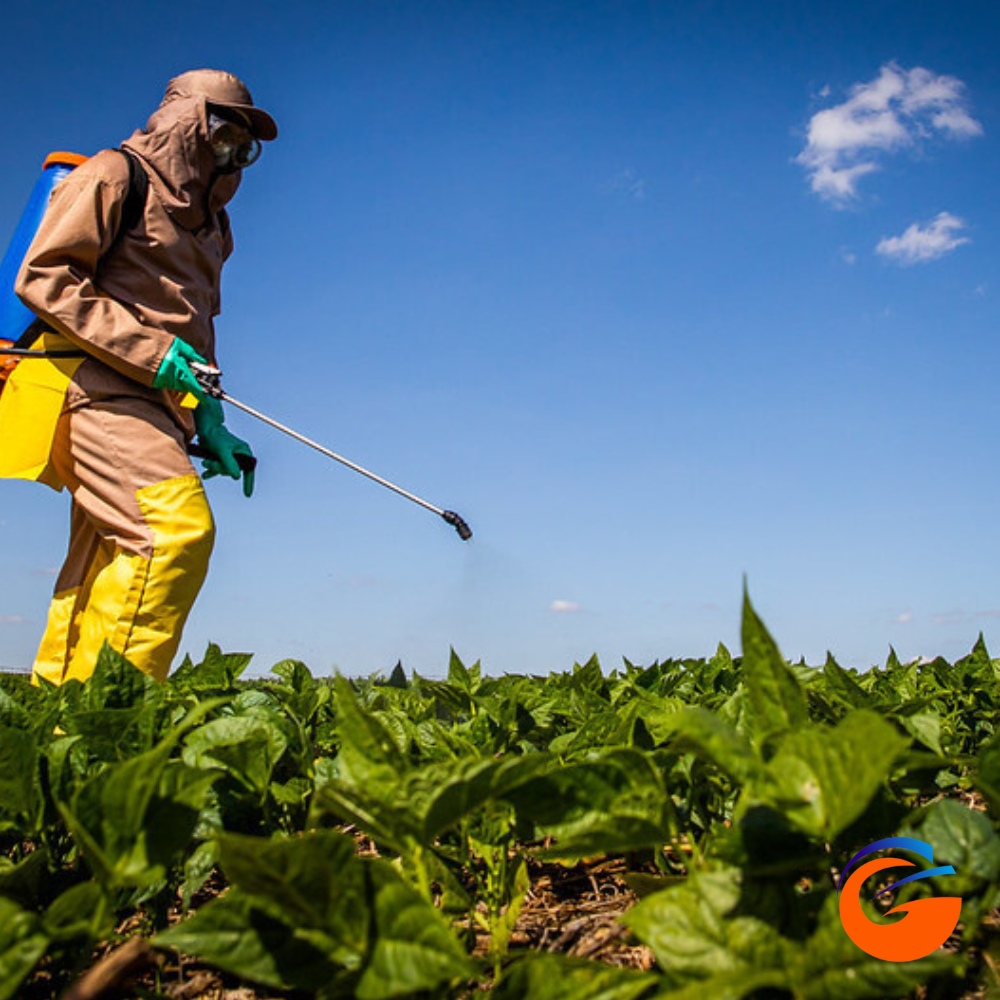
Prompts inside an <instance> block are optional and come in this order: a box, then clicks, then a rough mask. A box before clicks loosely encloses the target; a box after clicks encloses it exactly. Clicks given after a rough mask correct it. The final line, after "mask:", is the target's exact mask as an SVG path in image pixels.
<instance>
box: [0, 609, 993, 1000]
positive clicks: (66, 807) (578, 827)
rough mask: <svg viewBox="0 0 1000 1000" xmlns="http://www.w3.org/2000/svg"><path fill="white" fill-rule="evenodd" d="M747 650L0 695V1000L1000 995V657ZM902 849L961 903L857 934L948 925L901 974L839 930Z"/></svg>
mask: <svg viewBox="0 0 1000 1000" xmlns="http://www.w3.org/2000/svg"><path fill="white" fill-rule="evenodd" d="M742 639H743V656H742V657H739V658H734V657H732V656H731V655H730V654H729V652H728V651H727V650H726V649H724V648H722V647H720V648H719V650H718V652H717V654H716V655H715V656H714V657H712V658H711V659H710V660H683V661H680V660H668V661H664V662H659V663H654V664H652V665H650V666H645V667H641V666H635V665H632V664H629V663H627V662H626V663H625V664H624V665H623V666H622V667H621V668H620V669H617V670H615V671H613V672H609V673H605V672H603V671H602V670H601V668H600V666H599V665H598V663H597V662H596V661H591V662H589V663H586V664H583V665H575V666H574V667H573V668H572V669H571V670H569V671H565V672H561V673H553V674H550V675H548V676H544V677H528V676H516V675H512V676H503V677H489V676H483V675H482V673H481V671H480V669H479V667H478V665H477V666H473V667H466V666H465V665H463V664H462V663H461V662H460V661H459V660H458V659H457V658H456V657H454V656H453V657H452V660H451V663H450V665H449V669H448V675H447V679H446V680H429V679H426V678H422V677H418V676H412V677H406V676H404V674H403V672H402V671H401V670H397V671H396V672H394V673H393V675H392V676H390V677H389V678H374V679H369V680H364V681H348V680H346V679H344V678H341V677H337V678H333V679H328V678H324V679H318V678H315V677H313V676H312V675H311V674H310V673H309V671H308V670H307V669H306V667H305V666H304V665H303V664H301V663H298V662H294V661H286V662H283V663H280V664H278V665H277V666H275V667H274V668H273V674H274V677H273V679H268V680H261V681H243V680H241V679H240V675H241V672H242V671H243V670H244V669H245V668H246V666H247V663H248V661H249V656H247V655H244V654H224V653H222V652H220V651H219V650H218V649H217V648H215V647H210V648H209V650H208V652H207V654H206V656H205V658H204V660H203V661H202V662H201V663H199V664H193V663H192V662H190V661H185V662H184V664H182V665H181V666H180V667H179V668H178V669H177V670H176V671H175V672H174V674H173V675H172V676H171V678H170V679H169V680H168V682H167V683H166V684H163V685H159V684H156V683H154V682H152V681H150V680H148V679H146V678H145V677H144V676H143V675H141V674H140V673H138V672H137V671H135V670H134V669H133V668H132V667H131V666H130V665H129V664H128V663H126V662H125V661H123V660H122V659H121V658H120V657H118V656H117V655H116V654H114V653H112V652H111V651H110V649H108V648H107V647H105V649H104V651H103V652H102V654H101V657H100V660H99V663H98V665H97V670H96V673H95V674H94V676H93V678H92V679H91V680H90V681H89V682H87V683H86V684H83V685H81V684H79V683H76V682H71V683H68V684H66V685H64V686H62V687H61V688H48V689H40V688H37V687H32V686H30V685H29V683H28V682H27V680H26V678H23V677H10V676H8V677H3V678H0V758H2V759H0V847H2V850H0V1000H3V998H15V997H16V998H25V1000H33V998H41V997H57V996H63V995H65V996H66V997H67V998H72V1000H86V998H96V997H104V996H111V995H118V996H134V997H172V998H175V1000H181V998H183V1000H194V998H199V997H201V998H226V997H232V998H236V997H240V998H243V1000H247V998H254V997H258V998H263V997H279V996H280V997H286V996H287V997H311V996H316V997H320V998H340V997H343V998H348V997H358V998H361V1000H389V998H397V997H398V998H421V997H426V998H460V997H472V996H476V995H485V994H491V995H493V996H495V997H497V998H498V1000H640V998H642V1000H645V998H653V997H659V998H670V1000H696V998H697V1000H702V998H704V1000H739V998H743V997H753V998H758V1000H778V998H784V997H791V998H795V1000H863V998H869V997H870V998H889V997H912V998H928V1000H929V998H946V997H949V998H950V997H955V998H958V997H964V998H973V997H977V998H987V997H997V996H1000V971H998V965H1000V933H998V930H1000V925H998V921H997V912H996V911H997V907H998V905H1000V836H998V834H997V823H998V821H1000V739H998V737H997V718H998V716H997V712H998V707H1000V661H995V660H992V659H991V658H990V655H989V653H988V651H987V650H986V648H985V646H984V644H983V642H982V641H981V640H980V641H979V642H978V643H977V644H976V646H975V648H974V649H973V650H972V652H971V653H970V655H969V656H967V657H966V658H964V659H962V660H960V661H959V662H957V663H954V664H949V663H946V662H944V661H943V660H935V661H933V662H930V663H924V662H914V663H906V664H904V663H900V662H898V660H897V659H896V657H895V656H890V659H889V662H888V663H887V664H886V665H885V666H884V667H883V668H876V669H872V670H870V671H868V672H866V673H861V674H859V673H857V672H854V671H850V670H845V669H842V668H841V667H839V666H838V665H837V663H836V662H834V660H833V659H829V660H828V661H827V663H826V664H825V665H823V666H822V667H813V666H807V665H805V664H801V663H800V664H790V663H788V662H787V661H786V660H784V659H783V658H782V657H781V655H780V653H779V651H778V648H777V646H776V645H775V643H774V641H773V640H772V639H771V637H770V635H769V634H768V632H767V631H766V629H765V627H764V626H763V624H762V623H761V622H760V621H759V619H758V618H757V616H756V614H755V613H754V611H753V609H752V607H751V606H750V604H749V601H748V602H747V603H746V605H745V608H744V618H743V636H742ZM891 836H909V837H913V838H917V839H920V840H923V841H925V842H927V843H929V844H932V845H933V847H934V864H935V865H953V866H954V869H955V872H956V874H955V875H946V876H938V877H934V878H929V879H925V880H920V881H916V882H912V883H910V884H908V885H906V886H904V887H902V888H901V889H899V890H894V891H893V892H892V893H890V894H888V895H885V896H880V897H879V900H878V902H876V903H867V902H866V903H865V904H864V906H866V907H867V908H868V909H867V912H868V914H869V916H870V919H872V920H873V921H875V922H882V923H891V922H893V921H894V920H895V919H897V918H893V917H884V916H883V913H884V911H885V910H887V909H889V908H890V907H891V906H892V905H895V904H898V903H901V902H906V901H907V900H911V899H919V898H920V897H921V896H928V895H945V896H947V895H951V896H961V898H962V911H961V919H960V921H959V923H958V926H957V928H956V929H955V931H954V933H953V934H952V935H951V937H950V938H949V940H948V941H947V942H946V944H945V945H944V947H942V948H940V949H938V950H937V951H934V952H932V953H931V954H929V955H927V956H926V957H924V958H920V959H918V960H915V961H909V962H891V961H885V960H882V959H878V958H873V957H871V956H869V955H868V954H867V953H866V952H864V951H862V950H861V949H860V948H859V947H858V946H857V945H855V944H854V943H853V942H852V941H851V940H850V939H849V938H848V937H847V934H846V932H845V931H844V929H843V927H842V925H841V922H840V917H839V911H838V897H837V879H838V877H839V874H840V871H841V869H842V868H843V866H845V865H846V864H847V863H848V861H849V860H850V859H851V858H852V857H853V855H854V854H855V853H856V852H858V851H859V850H861V849H862V848H864V847H865V846H866V845H868V844H871V843H872V842H874V841H876V840H879V839H882V838H886V837H891ZM874 881H875V880H873V883H872V884H873V885H874ZM886 884H887V883H886ZM872 891H874V888H873V890H872ZM865 895H867V893H866V894H865ZM904 919H908V917H904ZM115 990H117V991H118V992H117V993H114V991H115Z"/></svg>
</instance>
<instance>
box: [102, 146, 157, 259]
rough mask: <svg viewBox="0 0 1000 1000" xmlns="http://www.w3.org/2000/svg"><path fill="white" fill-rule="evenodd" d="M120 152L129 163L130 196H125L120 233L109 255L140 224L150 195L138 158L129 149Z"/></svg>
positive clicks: (144, 172) (146, 177)
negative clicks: (126, 234) (123, 237)
mask: <svg viewBox="0 0 1000 1000" xmlns="http://www.w3.org/2000/svg"><path fill="white" fill-rule="evenodd" d="M118 152H120V153H121V154H122V156H124V157H125V161H126V162H127V163H128V194H126V195H125V204H124V205H123V206H122V219H121V223H120V224H119V226H118V232H117V233H116V234H115V238H114V241H113V242H112V244H111V246H110V247H109V248H108V253H110V252H111V251H112V250H113V249H114V248H115V247H116V246H117V245H118V242H119V241H120V240H121V238H122V236H124V235H125V233H127V232H128V231H129V230H130V229H134V228H135V227H136V226H137V225H138V224H139V220H140V219H141V218H142V214H143V212H144V211H145V209H146V198H147V196H148V195H149V177H148V176H147V175H146V171H145V170H144V169H143V167H142V164H141V163H140V162H139V159H138V157H137V156H135V155H134V154H133V153H130V152H129V151H128V150H127V149H119V150H118Z"/></svg>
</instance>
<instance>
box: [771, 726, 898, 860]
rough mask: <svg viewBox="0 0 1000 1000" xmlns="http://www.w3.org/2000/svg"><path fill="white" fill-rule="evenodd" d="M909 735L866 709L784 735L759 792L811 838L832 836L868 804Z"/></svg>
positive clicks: (843, 828) (848, 824) (827, 838)
mask: <svg viewBox="0 0 1000 1000" xmlns="http://www.w3.org/2000/svg"><path fill="white" fill-rule="evenodd" d="M906 747H907V740H906V739H905V738H904V737H903V736H900V735H899V733H897V732H896V730H895V729H894V728H893V727H892V726H891V725H890V724H889V723H888V722H886V721H885V720H884V719H882V718H881V717H880V716H878V715H876V714H875V713H874V712H870V711H868V710H867V709H859V710H857V711H854V712H851V713H849V714H848V715H846V716H845V717H844V718H843V719H842V720H841V721H840V723H838V724H837V725H836V726H835V727H833V728H832V729H830V728H828V727H825V726H810V727H809V728H802V729H799V730H798V731H796V732H793V733H790V734H789V735H788V736H786V737H785V738H784V740H782V742H781V744H780V746H779V748H778V751H777V753H776V754H775V755H774V757H773V758H772V759H771V761H770V762H769V763H768V767H767V770H768V776H769V780H768V784H767V785H766V786H764V787H761V786H755V789H754V791H755V794H756V795H759V797H760V799H761V800H763V801H766V802H769V803H770V804H772V805H773V806H774V807H775V808H776V809H778V810H779V811H780V812H782V813H783V814H784V815H785V816H786V817H787V818H788V820H789V822H790V823H791V824H792V825H793V826H794V827H796V828H797V829H799V830H801V831H802V832H803V833H806V834H808V835H810V836H812V837H817V838H820V839H822V840H825V841H831V840H833V838H834V837H836V836H837V835H838V834H839V833H840V832H841V831H843V830H845V829H846V828H847V827H848V826H850V824H851V823H853V822H854V820H856V819H857V818H858V817H859V816H860V815H861V814H862V813H863V812H864V811H865V809H866V807H867V806H868V803H869V802H870V801H871V800H872V798H873V797H874V795H875V793H876V792H877V791H878V789H879V786H880V785H881V784H882V783H883V782H884V781H885V779H886V778H887V777H888V775H889V773H890V772H891V770H892V766H893V762H894V761H895V759H896V758H897V757H898V756H899V754H901V753H902V752H903V751H904V750H905V749H906Z"/></svg>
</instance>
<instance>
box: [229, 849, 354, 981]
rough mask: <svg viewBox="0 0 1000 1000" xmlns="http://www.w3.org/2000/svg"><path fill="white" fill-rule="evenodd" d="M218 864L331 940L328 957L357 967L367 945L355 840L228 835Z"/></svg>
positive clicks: (288, 919)
mask: <svg viewBox="0 0 1000 1000" xmlns="http://www.w3.org/2000/svg"><path fill="white" fill-rule="evenodd" d="M218 843H219V863H220V865H221V867H222V870H223V872H224V873H225V875H226V877H227V878H228V879H229V881H230V882H231V883H232V884H233V885H235V886H236V887H237V888H238V889H239V890H240V892H241V893H244V894H246V895H247V896H249V897H250V898H251V899H252V900H253V902H254V905H255V906H257V907H258V908H260V909H261V910H263V911H265V912H267V913H270V914H271V916H273V917H275V918H277V919H280V920H283V921H284V922H285V923H287V924H288V925H289V926H290V927H296V928H299V929H300V930H302V931H319V932H321V934H323V935H324V936H325V938H327V939H328V942H327V944H326V945H325V946H324V951H325V953H326V954H327V956H328V957H329V958H330V959H331V960H334V961H336V962H338V963H339V964H341V965H351V966H357V965H358V964H359V963H360V958H361V955H363V954H364V951H365V948H366V946H367V931H368V926H367V917H366V902H365V887H364V879H363V873H362V870H361V863H360V861H359V860H358V858H357V857H356V855H355V852H354V842H353V841H352V840H351V839H350V838H348V837H345V836H344V835H343V834H339V833H332V832H330V831H325V830H321V831H316V832H313V833H310V834H308V835H307V836H304V837H297V838H295V839H291V840H266V839H262V838H260V837H246V836H240V835H237V834H224V835H222V836H220V837H219V838H218Z"/></svg>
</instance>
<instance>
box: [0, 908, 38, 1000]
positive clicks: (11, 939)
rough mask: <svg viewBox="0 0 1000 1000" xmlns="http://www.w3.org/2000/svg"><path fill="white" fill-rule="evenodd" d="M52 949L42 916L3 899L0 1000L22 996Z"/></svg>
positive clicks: (0, 929) (0, 935)
mask: <svg viewBox="0 0 1000 1000" xmlns="http://www.w3.org/2000/svg"><path fill="white" fill-rule="evenodd" d="M48 947H49V938H48V936H47V935H46V934H45V933H44V931H43V930H42V927H41V924H40V921H39V919H38V917H37V916H36V915H35V914H34V913H29V912H28V911H27V910H22V909H21V907H19V906H18V905H17V904H16V903H13V902H11V900H9V899H2V898H0V1000H11V998H13V997H16V996H17V995H18V991H19V990H20V988H21V984H22V983H23V982H24V980H25V979H27V977H28V976H29V975H30V974H31V972H32V971H33V970H34V968H35V966H36V965H37V964H38V963H39V961H40V960H41V958H42V956H43V955H44V954H45V952H46V951H47V950H48Z"/></svg>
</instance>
